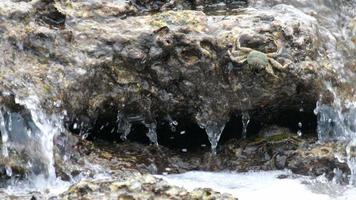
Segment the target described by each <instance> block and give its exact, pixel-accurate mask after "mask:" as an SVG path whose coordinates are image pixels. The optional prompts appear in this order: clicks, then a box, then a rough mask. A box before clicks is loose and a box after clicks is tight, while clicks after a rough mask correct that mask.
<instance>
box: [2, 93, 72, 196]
mask: <svg viewBox="0 0 356 200" xmlns="http://www.w3.org/2000/svg"><path fill="white" fill-rule="evenodd" d="M15 103H16V104H17V105H18V106H19V108H21V107H22V108H21V110H20V111H17V112H14V111H12V110H11V109H8V108H6V107H3V106H2V107H1V108H0V130H1V133H2V156H3V158H4V159H5V160H7V161H8V162H9V163H12V164H11V165H10V164H7V163H6V162H5V164H6V173H7V175H8V176H9V177H10V179H9V180H8V181H7V182H8V183H7V185H8V187H7V188H6V191H5V192H6V193H8V194H16V195H19V194H20V193H22V194H26V193H28V192H30V191H41V192H45V193H49V194H51V195H53V194H59V193H60V192H63V191H65V189H67V188H68V187H69V182H63V181H61V180H60V179H59V178H57V177H56V172H55V166H54V165H55V159H54V154H55V152H54V139H55V137H56V136H58V135H59V134H60V133H63V132H64V128H63V126H62V124H63V123H62V121H61V118H60V117H59V116H58V115H57V116H54V115H53V116H49V115H47V114H45V113H44V112H43V111H42V110H41V109H40V108H39V107H38V105H40V104H39V100H38V98H37V97H36V96H29V97H28V98H26V99H15ZM14 162H15V164H16V165H17V166H16V167H20V168H23V169H25V174H24V175H25V176H26V179H23V178H19V177H18V176H14V174H13V173H12V167H13V164H14ZM18 188H21V191H19V190H18Z"/></svg>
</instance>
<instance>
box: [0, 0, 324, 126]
mask: <svg viewBox="0 0 356 200" xmlns="http://www.w3.org/2000/svg"><path fill="white" fill-rule="evenodd" d="M102 5H103V6H101V7H100V8H98V7H97V6H94V4H90V3H88V2H85V1H80V2H76V3H74V2H73V3H72V2H69V1H46V3H44V2H42V1H31V2H24V1H21V2H17V1H10V0H7V1H5V2H4V3H1V5H0V13H1V18H0V51H1V54H2V57H1V58H0V63H1V64H0V70H1V73H0V91H1V92H2V94H3V96H6V97H4V98H2V99H3V100H2V102H3V104H5V105H6V104H10V103H11V102H12V103H13V101H14V100H13V98H12V97H11V95H13V96H15V98H17V99H25V98H28V96H36V97H37V98H38V102H40V104H41V106H42V108H43V109H44V110H45V111H46V112H47V113H60V112H61V113H62V112H63V110H66V112H64V115H66V119H68V120H69V121H70V122H73V121H75V120H79V121H81V120H82V121H85V122H87V123H88V124H93V123H94V122H95V119H96V118H97V117H98V115H100V114H103V113H111V114H113V115H114V116H116V114H117V113H118V112H119V113H120V114H121V115H120V116H121V120H122V121H123V124H127V123H131V122H132V121H141V122H143V123H145V124H151V123H154V122H155V121H156V120H157V119H162V118H163V117H165V116H167V115H168V114H169V115H171V116H173V117H185V118H192V119H193V120H194V121H196V122H197V123H198V124H200V125H201V126H202V127H209V126H210V125H211V124H212V125H214V124H224V123H225V122H226V121H228V119H229V116H230V115H231V114H235V113H241V112H243V111H249V112H250V113H267V111H268V113H269V114H268V116H273V113H278V112H283V111H284V110H298V109H299V108H300V107H301V106H303V107H304V110H306V111H308V112H311V111H312V109H313V108H314V106H315V102H316V100H317V98H318V96H319V93H320V92H321V89H320V88H321V80H322V79H325V78H328V77H330V75H331V72H330V70H329V67H328V64H329V63H328V60H327V58H326V57H323V51H322V50H323V49H322V46H320V45H321V44H320V41H319V40H318V30H317V22H316V21H315V19H314V18H313V17H310V16H306V15H304V14H303V13H301V12H300V11H298V10H296V9H295V8H293V7H291V6H286V5H279V6H275V7H273V8H272V9H270V10H268V11H267V10H263V9H261V10H255V9H244V10H241V11H239V12H237V13H235V14H233V15H230V16H207V15H206V14H204V13H203V12H201V11H187V10H184V11H164V12H160V13H157V14H153V15H142V16H129V15H126V14H123V11H125V12H128V11H129V10H130V8H128V7H124V8H121V7H120V6H119V5H121V4H119V3H118V5H116V4H115V3H112V4H108V5H111V7H110V6H107V5H106V4H105V6H104V4H102ZM125 5H126V4H125ZM130 5H131V4H130ZM115 6H116V7H120V8H117V9H116V10H115V9H113V7H115ZM116 7H115V8H116ZM103 8H106V9H109V10H102V9H103ZM136 9H137V8H136ZM120 16H123V17H120ZM301 18H302V19H303V21H301V20H299V19H301ZM237 41H238V42H237ZM240 46H241V48H240ZM244 47H247V48H250V49H254V50H255V51H254V52H253V53H251V52H250V51H251V50H246V48H244ZM256 52H257V54H256ZM273 53H274V54H273ZM9 95H10V98H9ZM301 102H302V103H301ZM260 111H263V112H260ZM264 116H267V115H264ZM261 119H263V118H261Z"/></svg>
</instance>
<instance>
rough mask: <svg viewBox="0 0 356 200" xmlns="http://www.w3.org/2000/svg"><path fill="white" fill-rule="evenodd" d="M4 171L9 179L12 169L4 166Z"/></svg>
mask: <svg viewBox="0 0 356 200" xmlns="http://www.w3.org/2000/svg"><path fill="white" fill-rule="evenodd" d="M5 171H6V175H7V176H9V177H11V176H12V169H11V167H10V166H5Z"/></svg>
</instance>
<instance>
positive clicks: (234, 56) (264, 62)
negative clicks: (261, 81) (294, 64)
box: [228, 38, 291, 78]
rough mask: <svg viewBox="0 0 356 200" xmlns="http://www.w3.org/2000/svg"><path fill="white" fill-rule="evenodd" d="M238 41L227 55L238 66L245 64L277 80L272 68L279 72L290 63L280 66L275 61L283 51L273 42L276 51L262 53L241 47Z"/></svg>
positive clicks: (237, 40)
mask: <svg viewBox="0 0 356 200" xmlns="http://www.w3.org/2000/svg"><path fill="white" fill-rule="evenodd" d="M239 40H240V39H239V38H237V39H236V41H235V45H234V47H233V48H232V49H231V50H228V55H229V57H230V59H231V60H232V61H234V62H237V63H239V64H243V63H245V62H247V64H248V65H249V67H251V68H252V69H256V70H258V71H261V70H265V71H266V72H267V73H268V74H270V75H272V76H273V77H275V78H278V76H277V75H276V74H275V73H274V70H273V68H276V69H280V70H281V69H285V68H286V67H287V66H288V65H289V64H291V62H288V63H286V64H284V65H282V64H280V63H279V62H278V61H276V60H275V58H276V57H277V56H279V55H280V54H281V53H282V50H283V49H282V47H281V45H280V44H279V43H277V42H276V41H275V40H274V43H275V45H276V46H277V51H276V52H272V53H263V52H261V51H258V50H255V49H251V48H248V47H241V46H240V42H239Z"/></svg>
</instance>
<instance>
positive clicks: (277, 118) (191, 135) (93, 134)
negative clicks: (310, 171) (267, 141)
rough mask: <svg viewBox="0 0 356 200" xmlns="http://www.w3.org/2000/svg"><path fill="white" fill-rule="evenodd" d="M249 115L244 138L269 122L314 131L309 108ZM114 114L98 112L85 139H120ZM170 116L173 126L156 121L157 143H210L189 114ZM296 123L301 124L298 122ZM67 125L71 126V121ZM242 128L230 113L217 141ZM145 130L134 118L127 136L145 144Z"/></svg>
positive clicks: (184, 146) (188, 146)
mask: <svg viewBox="0 0 356 200" xmlns="http://www.w3.org/2000/svg"><path fill="white" fill-rule="evenodd" d="M250 116H251V117H250V122H249V124H248V126H247V138H249V137H254V136H256V135H257V134H258V133H259V132H260V131H261V130H262V129H263V128H267V127H269V126H271V125H277V126H280V127H287V128H289V129H290V131H291V133H295V134H297V131H298V130H300V131H302V132H303V135H304V136H305V134H309V135H310V134H312V136H315V135H316V132H315V130H316V126H317V118H316V116H315V115H314V114H313V113H312V112H303V111H302V112H301V111H299V110H298V111H291V110H286V111H285V112H281V113H271V115H270V116H268V117H266V116H265V117H263V119H264V120H261V118H262V117H261V116H258V115H256V114H253V113H251V114H250ZM116 117H117V113H116V112H110V113H107V114H105V115H101V116H99V117H98V118H97V120H96V123H95V124H94V125H93V126H92V127H91V128H89V129H87V132H90V134H89V137H88V139H89V140H92V141H95V140H97V139H104V140H108V141H112V142H114V141H115V142H119V143H120V142H123V141H122V139H121V138H120V135H121V134H120V133H118V127H117V121H116ZM173 120H176V121H177V123H178V124H177V125H176V126H174V125H172V124H170V123H169V122H168V121H167V120H166V119H163V120H158V121H157V137H158V143H159V144H160V145H162V146H165V147H168V148H170V149H173V150H177V151H181V152H185V151H189V152H197V151H202V150H204V151H209V150H210V143H209V140H208V137H207V135H206V133H205V130H203V129H202V128H200V127H199V126H198V125H197V124H196V123H195V122H193V120H192V118H191V117H190V116H186V117H182V118H179V119H173ZM78 123H79V122H78ZM300 123H301V124H302V126H300ZM71 127H73V125H72V126H71ZM72 131H73V132H76V133H79V132H80V131H79V130H73V129H72ZM242 131H243V124H242V116H241V115H234V116H232V117H231V118H230V121H229V122H228V123H227V124H226V126H225V129H224V131H223V133H222V135H221V138H220V141H219V145H221V144H224V143H225V142H227V141H229V140H231V139H242ZM84 132H85V131H84ZM147 132H148V129H147V128H146V126H145V125H144V124H143V123H142V122H140V121H139V120H138V121H136V122H134V123H132V127H131V132H130V134H129V135H128V137H127V140H128V141H130V142H138V143H141V144H146V145H149V144H150V143H151V142H150V141H149V139H148V137H147V136H146V133H147ZM218 148H219V147H218Z"/></svg>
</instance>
